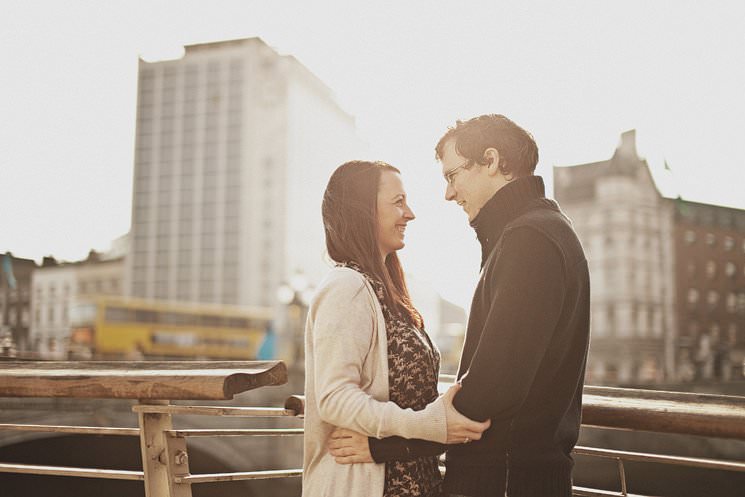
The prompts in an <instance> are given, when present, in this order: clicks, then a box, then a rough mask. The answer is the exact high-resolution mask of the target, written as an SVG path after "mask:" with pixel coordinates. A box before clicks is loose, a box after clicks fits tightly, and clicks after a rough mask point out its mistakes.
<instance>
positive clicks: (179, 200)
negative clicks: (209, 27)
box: [126, 38, 362, 305]
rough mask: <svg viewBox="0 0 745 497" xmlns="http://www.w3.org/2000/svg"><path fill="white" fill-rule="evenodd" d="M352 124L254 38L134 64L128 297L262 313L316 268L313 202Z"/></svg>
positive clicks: (300, 71)
mask: <svg viewBox="0 0 745 497" xmlns="http://www.w3.org/2000/svg"><path fill="white" fill-rule="evenodd" d="M361 149H362V144H361V142H360V141H359V139H358V138H357V136H356V132H355V123H354V119H353V118H352V117H351V116H350V115H349V114H347V113H345V112H344V111H343V110H342V109H341V108H340V107H339V105H338V104H337V103H336V101H335V100H334V98H333V95H332V93H331V91H330V90H329V88H328V87H326V86H325V85H324V84H323V83H322V82H321V81H320V80H319V79H318V78H316V77H315V76H314V75H313V74H311V73H310V71H308V70H307V69H306V68H305V67H304V66H303V65H302V64H300V63H299V62H298V61H297V60H296V59H295V58H294V57H291V56H286V55H279V54H277V53H276V52H275V51H274V50H273V49H272V48H270V47H269V46H267V45H266V44H265V43H264V42H263V41H262V40H260V39H258V38H251V39H244V40H234V41H225V42H217V43H206V44H200V45H192V46H187V47H185V55H184V56H183V57H182V58H181V59H178V60H170V61H161V62H155V63H148V62H144V61H140V65H139V86H138V103H137V133H136V152H135V168H134V188H133V189H134V193H133V208H132V230H131V239H130V248H131V251H130V257H128V258H127V272H126V274H127V278H126V287H127V291H128V294H130V295H133V296H138V297H145V298H156V299H171V300H182V301H201V302H221V303H228V304H242V305H271V304H272V303H274V301H275V295H276V290H277V287H278V285H280V284H281V283H282V282H283V281H288V280H289V278H290V277H291V275H292V274H293V273H295V272H296V271H301V272H302V273H304V274H305V276H306V277H307V278H308V280H310V281H311V282H315V281H317V280H318V279H319V278H320V277H321V275H322V274H323V272H324V271H325V263H324V260H323V254H324V239H323V227H322V224H321V214H320V212H321V209H320V206H321V199H322V195H323V189H324V187H325V184H326V182H327V181H328V178H329V176H330V174H331V172H332V171H333V170H334V169H335V168H336V167H337V166H338V165H339V164H341V163H342V162H345V161H347V160H350V159H354V158H360V156H361V151H362V150H361Z"/></svg>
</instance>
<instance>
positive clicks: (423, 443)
mask: <svg viewBox="0 0 745 497" xmlns="http://www.w3.org/2000/svg"><path fill="white" fill-rule="evenodd" d="M367 440H368V444H369V447H370V454H371V455H372V459H373V461H375V462H377V463H381V462H388V461H411V460H414V459H418V458H420V457H426V456H438V455H440V454H442V453H443V452H445V449H446V448H447V445H445V444H441V443H437V442H430V441H429V440H420V439H418V438H411V439H407V438H403V437H386V438H374V437H368V439H367Z"/></svg>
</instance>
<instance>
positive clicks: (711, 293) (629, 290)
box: [554, 131, 745, 384]
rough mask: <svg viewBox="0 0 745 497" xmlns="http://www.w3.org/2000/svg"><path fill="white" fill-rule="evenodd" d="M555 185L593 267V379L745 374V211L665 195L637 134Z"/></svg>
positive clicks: (559, 171)
mask: <svg viewBox="0 0 745 497" xmlns="http://www.w3.org/2000/svg"><path fill="white" fill-rule="evenodd" d="M554 190H555V196H556V199H557V200H558V201H559V202H560V204H561V206H562V208H563V209H564V210H565V211H566V212H567V214H568V215H569V217H570V218H571V219H572V221H573V223H574V226H575V228H576V229H577V233H578V234H579V236H580V239H581V240H582V243H583V245H584V246H585V250H586V252H587V256H588V261H589V264H590V278H591V284H592V311H591V312H592V341H591V346H590V349H591V351H590V358H589V363H588V381H589V382H590V383H597V384H645V383H658V382H663V381H666V382H677V381H694V380H699V381H707V380H727V379H733V378H742V377H743V360H745V210H742V209H733V208H728V207H721V206H717V205H708V204H701V203H695V202H690V201H687V200H683V199H681V198H676V199H672V198H665V197H664V196H663V195H661V194H660V192H659V190H658V189H657V187H656V185H655V182H654V179H653V178H652V175H651V174H650V170H649V166H648V165H647V162H646V161H645V160H644V159H642V158H640V157H639V156H638V154H637V151H636V145H635V132H634V131H628V132H625V133H623V134H622V135H621V142H620V145H619V146H618V148H617V149H616V151H615V153H614V154H613V157H611V158H610V159H609V160H606V161H600V162H594V163H589V164H580V165H576V166H568V167H556V168H554Z"/></svg>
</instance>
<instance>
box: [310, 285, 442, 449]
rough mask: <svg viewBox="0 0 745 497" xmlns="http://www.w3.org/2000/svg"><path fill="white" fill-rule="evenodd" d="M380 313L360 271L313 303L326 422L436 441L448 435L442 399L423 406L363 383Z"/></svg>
mask: <svg viewBox="0 0 745 497" xmlns="http://www.w3.org/2000/svg"><path fill="white" fill-rule="evenodd" d="M376 320H377V315H376V312H375V309H374V307H373V305H372V302H371V298H370V294H369V292H368V290H367V288H366V287H365V284H364V281H361V280H360V278H359V277H357V276H356V275H351V276H346V275H345V277H343V278H337V279H336V280H335V281H333V282H332V284H330V285H327V286H326V287H325V288H323V289H322V290H321V291H320V292H319V294H318V295H317V296H316V298H315V300H314V302H313V303H312V304H311V309H310V314H309V323H308V327H309V328H308V330H309V333H311V337H310V338H311V340H312V353H313V354H314V355H315V356H314V360H313V367H314V371H313V380H314V383H315V384H314V389H315V391H316V394H317V402H318V411H319V414H320V417H321V419H322V420H323V421H325V422H327V423H329V424H332V425H335V426H340V427H344V428H348V429H351V430H354V431H357V432H359V433H363V434H365V435H368V436H373V437H376V438H383V437H388V436H393V435H399V436H402V437H405V438H421V439H424V440H431V441H436V442H445V441H446V439H447V423H446V418H445V405H444V403H443V402H442V400H441V398H440V399H438V400H436V401H435V402H433V403H431V404H429V405H428V406H427V407H425V408H424V409H422V410H420V411H414V410H413V409H402V408H400V407H398V406H397V405H396V404H395V403H394V402H390V401H380V400H376V399H375V398H373V397H372V396H370V395H369V394H368V393H367V392H365V391H363V390H362V389H361V388H360V385H361V384H362V383H363V378H362V372H363V364H364V363H365V361H366V360H378V359H377V358H368V357H367V356H368V353H369V351H370V348H371V345H372V343H373V340H374V339H375V332H376Z"/></svg>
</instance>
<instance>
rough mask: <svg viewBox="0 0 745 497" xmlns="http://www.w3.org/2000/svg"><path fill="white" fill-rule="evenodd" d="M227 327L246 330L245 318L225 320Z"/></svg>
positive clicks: (246, 321) (246, 322)
mask: <svg viewBox="0 0 745 497" xmlns="http://www.w3.org/2000/svg"><path fill="white" fill-rule="evenodd" d="M227 321H228V322H227V325H228V327H230V328H240V329H246V328H248V326H249V320H248V319H247V318H227Z"/></svg>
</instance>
